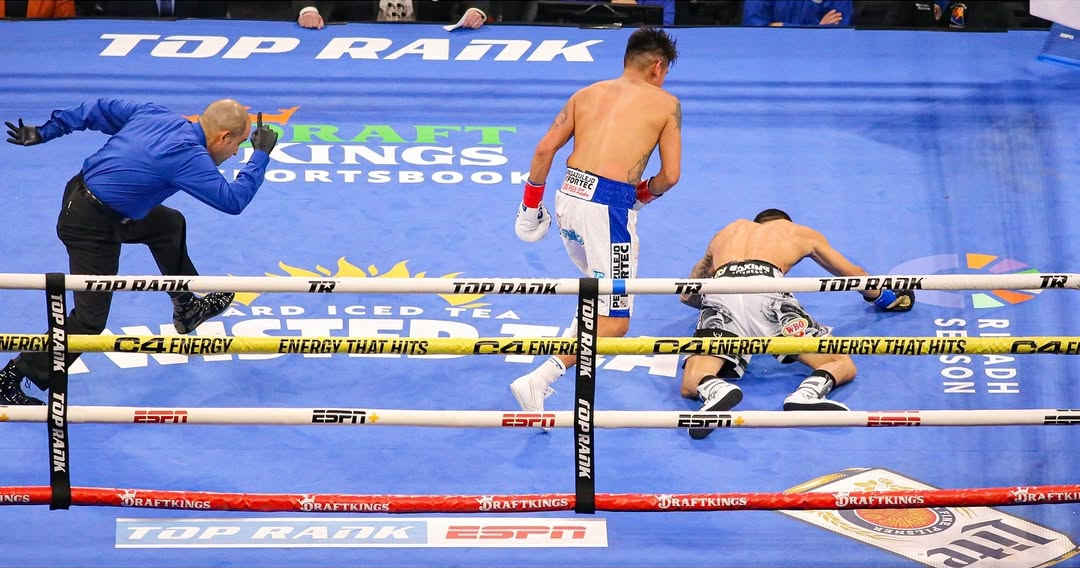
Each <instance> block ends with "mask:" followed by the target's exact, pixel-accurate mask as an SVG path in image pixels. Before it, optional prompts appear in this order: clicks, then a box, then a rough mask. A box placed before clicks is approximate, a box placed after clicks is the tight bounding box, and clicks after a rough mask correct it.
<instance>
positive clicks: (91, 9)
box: [80, 0, 226, 19]
mask: <svg viewBox="0 0 1080 568" xmlns="http://www.w3.org/2000/svg"><path fill="white" fill-rule="evenodd" d="M80 4H81V6H80V11H81V12H82V15H84V16H90V17H100V18H201V19H215V18H225V15H226V2H225V1H224V0H217V1H215V0H111V1H110V0H103V1H101V2H81V3H80Z"/></svg>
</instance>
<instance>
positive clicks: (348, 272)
mask: <svg viewBox="0 0 1080 568" xmlns="http://www.w3.org/2000/svg"><path fill="white" fill-rule="evenodd" d="M408 262H409V261H407V260H403V261H401V262H399V263H397V264H395V265H394V266H393V268H391V269H390V270H387V271H385V272H383V271H380V270H379V268H378V267H376V266H375V265H374V264H372V265H369V266H368V267H367V268H366V269H364V268H360V267H359V266H356V265H355V264H353V263H351V262H349V261H348V260H346V259H345V257H341V258H339V259H338V260H337V269H336V270H330V269H329V268H325V267H323V266H321V265H315V270H314V271H312V270H308V269H306V268H299V267H296V266H290V265H288V264H285V263H284V262H278V268H280V269H281V270H282V271H284V272H285V274H274V273H272V272H267V273H265V274H266V275H267V276H270V277H275V276H277V277H280V276H296V277H302V278H328V277H329V278H427V272H417V273H415V274H413V273H412V272H411V271H410V270H409V268H408V266H407V265H408ZM461 274H462V273H461V272H451V273H450V274H444V275H442V276H439V278H457V277H458V276H461ZM229 276H232V274H230V275H229ZM261 295H262V294H259V293H257V292H246V293H245V292H240V293H237V294H236V298H235V299H234V301H235V302H237V303H240V304H243V305H245V306H250V305H251V304H252V302H254V301H255V299H256V298H258V297H259V296H261ZM485 295H486V294H437V296H439V297H440V298H442V299H443V300H445V301H446V303H447V304H450V305H451V306H453V307H455V308H462V309H471V308H481V307H484V306H487V305H489V304H486V303H478V300H480V299H482V298H483V297H484V296H485Z"/></svg>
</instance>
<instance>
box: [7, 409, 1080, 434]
mask: <svg viewBox="0 0 1080 568" xmlns="http://www.w3.org/2000/svg"><path fill="white" fill-rule="evenodd" d="M67 410H68V422H69V423H73V424H79V423H81V424H170V425H171V424H183V425H196V424H198V425H215V426H221V425H240V424H242V425H247V426H280V425H293V426H312V425H314V426H421V427H432V428H537V427H543V428H572V427H573V425H574V416H573V413H572V412H571V411H569V410H562V411H544V412H520V411H519V412H504V411H499V410H395V409H383V408H348V407H343V406H335V407H325V408H244V407H236V408H213V407H197V408H179V407H141V406H138V407H136V406H69V407H68V409H67ZM47 418H48V411H47V409H45V408H43V407H40V406H12V407H2V406H0V422H45V420H46V419H47ZM691 423H694V424H691ZM692 425H693V426H703V427H711V428H864V427H869V428H876V427H895V426H968V427H971V426H1077V425H1080V410H1061V409H1053V408H1044V409H1010V410H886V411H855V410H853V411H848V412H815V411H810V410H803V411H771V410H747V411H735V410H729V411H725V412H689V411H668V410H598V411H596V412H595V413H594V418H593V426H594V427H595V428H605V429H615V428H668V429H670V428H687V427H690V426H692Z"/></svg>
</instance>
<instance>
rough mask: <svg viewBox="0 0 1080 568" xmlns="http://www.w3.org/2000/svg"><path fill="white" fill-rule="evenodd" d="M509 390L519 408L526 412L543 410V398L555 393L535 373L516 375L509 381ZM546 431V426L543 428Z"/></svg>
mask: <svg viewBox="0 0 1080 568" xmlns="http://www.w3.org/2000/svg"><path fill="white" fill-rule="evenodd" d="M510 392H511V393H513V394H514V398H515V399H516V400H517V403H518V405H519V406H521V409H522V410H524V411H526V412H543V410H544V399H546V398H547V397H549V396H551V395H553V394H555V389H553V388H551V386H550V385H548V384H547V383H545V382H544V380H543V379H542V378H540V377H539V376H537V375H536V374H535V373H529V374H528V375H525V376H522V377H518V378H517V379H515V380H514V382H512V383H510ZM543 430H544V431H545V432H547V431H548V430H549V429H548V428H543Z"/></svg>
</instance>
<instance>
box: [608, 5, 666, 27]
mask: <svg viewBox="0 0 1080 568" xmlns="http://www.w3.org/2000/svg"><path fill="white" fill-rule="evenodd" d="M611 3H612V4H639V5H641V6H660V7H661V8H663V9H664V25H665V26H674V25H675V0H611Z"/></svg>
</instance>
